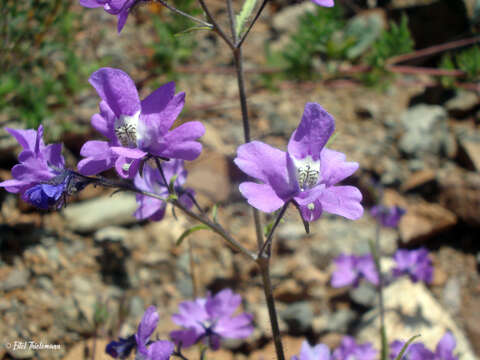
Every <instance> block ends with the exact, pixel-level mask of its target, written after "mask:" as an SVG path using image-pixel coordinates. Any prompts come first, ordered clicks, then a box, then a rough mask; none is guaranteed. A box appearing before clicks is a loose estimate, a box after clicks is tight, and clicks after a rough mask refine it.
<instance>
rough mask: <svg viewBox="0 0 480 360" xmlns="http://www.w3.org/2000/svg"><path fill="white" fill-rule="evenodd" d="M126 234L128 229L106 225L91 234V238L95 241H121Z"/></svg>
mask: <svg viewBox="0 0 480 360" xmlns="http://www.w3.org/2000/svg"><path fill="white" fill-rule="evenodd" d="M127 236H128V230H127V229H124V228H121V227H118V226H107V227H106V228H103V229H100V230H98V231H96V232H95V234H93V239H94V240H95V241H96V242H99V243H102V242H105V241H112V242H123V241H125V239H126V238H127Z"/></svg>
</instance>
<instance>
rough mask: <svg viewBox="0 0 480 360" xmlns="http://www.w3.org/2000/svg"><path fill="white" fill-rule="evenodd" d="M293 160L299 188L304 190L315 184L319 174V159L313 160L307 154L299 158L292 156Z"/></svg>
mask: <svg viewBox="0 0 480 360" xmlns="http://www.w3.org/2000/svg"><path fill="white" fill-rule="evenodd" d="M293 162H294V164H295V168H296V169H297V181H298V185H299V186H300V189H302V190H306V189H310V188H312V187H314V186H315V185H317V183H318V178H319V175H320V161H314V160H313V159H312V158H311V157H310V156H307V157H305V158H304V159H301V160H299V159H295V158H293Z"/></svg>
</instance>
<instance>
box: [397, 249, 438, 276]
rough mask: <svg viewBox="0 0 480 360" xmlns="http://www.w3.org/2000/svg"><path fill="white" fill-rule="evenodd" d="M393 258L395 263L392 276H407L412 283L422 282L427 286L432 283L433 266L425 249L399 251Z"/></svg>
mask: <svg viewBox="0 0 480 360" xmlns="http://www.w3.org/2000/svg"><path fill="white" fill-rule="evenodd" d="M393 258H394V260H395V263H396V265H395V267H394V269H393V275H394V276H396V277H399V276H402V275H408V276H410V279H411V280H412V281H413V282H417V281H424V282H426V283H427V284H429V283H431V282H432V279H433V266H432V260H431V259H430V256H429V254H428V251H427V249H425V248H420V249H418V250H402V249H400V250H397V252H396V253H395V255H394V257H393Z"/></svg>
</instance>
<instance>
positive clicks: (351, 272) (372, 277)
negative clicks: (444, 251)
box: [331, 248, 433, 288]
mask: <svg viewBox="0 0 480 360" xmlns="http://www.w3.org/2000/svg"><path fill="white" fill-rule="evenodd" d="M393 259H394V261H395V267H394V268H393V270H392V274H393V276H394V277H400V276H403V275H408V276H409V277H410V279H411V280H412V281H413V282H417V281H423V282H425V283H427V284H430V283H431V282H432V280H433V265H432V260H431V259H430V256H429V254H428V251H427V249H424V248H420V249H418V250H404V249H399V250H397V251H396V253H395V254H394V256H393ZM334 262H335V265H336V268H335V271H334V272H333V274H332V279H331V285H332V286H333V287H335V288H339V287H344V286H355V287H356V286H358V284H359V282H360V280H361V279H366V280H367V281H368V282H370V283H372V284H373V285H375V286H377V285H378V284H379V276H378V272H377V269H376V267H375V260H374V259H373V256H372V255H363V256H357V255H345V254H342V255H339V256H338V257H337V258H336V259H335V260H334Z"/></svg>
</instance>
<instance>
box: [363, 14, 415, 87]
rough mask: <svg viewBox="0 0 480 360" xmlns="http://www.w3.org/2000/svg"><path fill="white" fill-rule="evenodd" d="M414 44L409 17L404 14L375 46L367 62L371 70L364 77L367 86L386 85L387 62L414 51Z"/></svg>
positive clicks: (391, 25) (384, 32)
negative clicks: (409, 26)
mask: <svg viewBox="0 0 480 360" xmlns="http://www.w3.org/2000/svg"><path fill="white" fill-rule="evenodd" d="M413 46H414V42H413V39H412V35H411V33H410V30H409V28H408V18H407V15H405V14H403V15H402V18H401V20H400V23H399V24H397V23H395V22H393V21H392V22H390V26H389V29H388V30H384V31H383V32H382V34H381V35H380V38H379V39H378V40H377V41H376V42H375V43H374V44H373V46H372V48H371V51H370V52H369V54H368V55H367V58H366V61H367V63H368V65H370V66H371V70H370V71H368V72H367V73H366V74H364V76H362V78H363V80H364V81H365V82H366V84H367V85H380V86H383V85H386V81H387V80H388V77H389V76H388V75H389V73H388V71H387V70H386V69H385V65H386V61H387V60H388V59H390V58H392V57H394V56H397V55H402V54H406V53H409V52H412V51H413Z"/></svg>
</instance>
